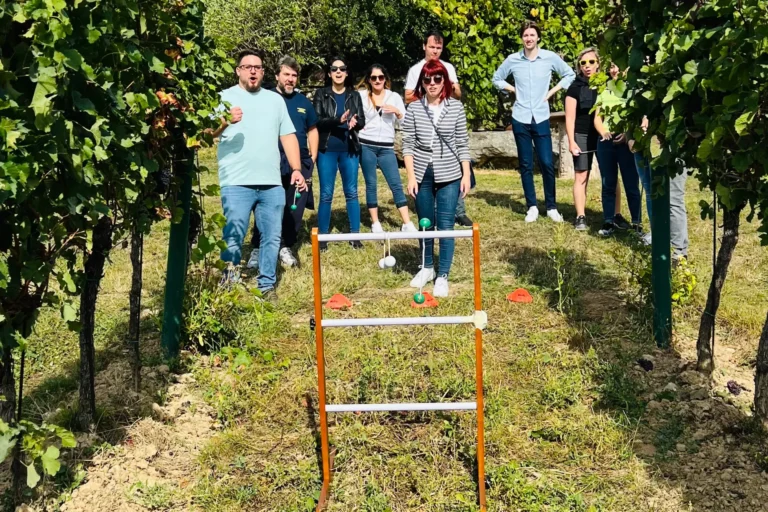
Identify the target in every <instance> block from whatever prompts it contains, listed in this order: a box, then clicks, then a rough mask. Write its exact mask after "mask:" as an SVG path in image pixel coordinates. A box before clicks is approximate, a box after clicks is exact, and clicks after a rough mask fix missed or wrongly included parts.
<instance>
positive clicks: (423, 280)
mask: <svg viewBox="0 0 768 512" xmlns="http://www.w3.org/2000/svg"><path fill="white" fill-rule="evenodd" d="M414 94H415V96H416V98H417V101H414V102H413V103H411V104H409V105H408V108H407V112H406V114H405V120H404V121H403V160H404V161H405V168H406V171H407V172H408V193H409V194H410V195H411V196H413V197H415V198H416V212H417V213H418V215H419V218H420V219H424V218H427V219H429V220H430V225H431V226H432V227H431V228H430V229H434V228H437V229H438V230H441V231H448V230H451V229H453V224H454V217H455V214H456V203H457V201H458V199H459V196H461V197H465V196H466V195H467V192H469V189H470V186H471V182H470V169H469V160H470V156H469V136H468V134H467V116H466V113H465V111H464V105H462V104H461V102H460V101H458V100H456V99H453V98H451V97H450V94H451V81H450V78H448V71H447V70H446V69H445V66H443V64H442V63H441V62H440V61H438V60H432V61H428V62H427V63H426V64H424V67H423V68H422V70H421V75H420V76H419V82H418V86H417V88H416V90H415V92H414ZM421 243H422V244H424V250H425V256H424V266H423V268H422V269H421V270H419V272H418V274H416V276H415V277H414V278H413V280H412V281H411V286H412V287H414V288H421V287H423V286H424V285H426V284H427V283H429V282H430V281H432V280H433V279H435V276H437V279H436V280H435V288H434V291H433V293H432V294H433V295H434V296H435V297H447V296H448V274H449V272H450V270H451V263H452V262H453V249H454V244H455V242H454V240H453V239H448V238H441V239H440V261H439V267H438V272H437V273H436V272H435V268H434V260H433V257H434V239H428V240H423V241H422V242H421Z"/></svg>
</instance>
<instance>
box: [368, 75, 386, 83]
mask: <svg viewBox="0 0 768 512" xmlns="http://www.w3.org/2000/svg"><path fill="white" fill-rule="evenodd" d="M368 79H369V80H370V81H371V82H384V81H385V80H386V79H387V78H386V77H385V76H384V75H371V76H369V77H368Z"/></svg>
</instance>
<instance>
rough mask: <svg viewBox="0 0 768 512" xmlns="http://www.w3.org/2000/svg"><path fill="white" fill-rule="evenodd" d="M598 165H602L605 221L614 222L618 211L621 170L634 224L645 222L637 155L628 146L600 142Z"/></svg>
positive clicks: (598, 146)
mask: <svg viewBox="0 0 768 512" xmlns="http://www.w3.org/2000/svg"><path fill="white" fill-rule="evenodd" d="M597 163H598V165H600V176H601V179H602V184H603V193H602V196H603V220H604V221H605V222H613V217H614V215H615V213H616V212H615V211H614V210H615V209H616V181H617V180H618V179H619V169H621V181H622V182H623V183H624V193H625V194H626V196H627V205H628V206H629V213H630V216H631V217H632V223H633V224H640V222H642V220H643V216H642V212H641V206H642V200H641V199H640V188H639V187H638V176H637V167H636V166H635V155H633V154H632V152H631V151H630V150H629V146H627V145H626V144H614V143H613V141H610V140H609V141H603V140H601V141H599V142H598V143H597Z"/></svg>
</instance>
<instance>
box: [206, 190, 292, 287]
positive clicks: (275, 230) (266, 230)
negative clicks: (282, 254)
mask: <svg viewBox="0 0 768 512" xmlns="http://www.w3.org/2000/svg"><path fill="white" fill-rule="evenodd" d="M221 205H222V207H223V208H224V216H225V217H226V218H227V223H226V224H225V225H224V242H226V244H227V249H226V250H224V251H222V252H221V259H222V260H223V261H226V262H232V264H234V265H239V264H240V258H241V256H242V252H241V250H242V249H241V248H242V245H243V240H244V239H245V233H246V232H247V231H248V223H249V222H250V220H251V212H252V211H254V210H255V211H254V218H255V221H256V226H257V227H258V228H259V232H260V233H261V251H260V252H259V277H258V278H257V279H256V282H257V285H258V287H259V290H261V291H263V292H264V291H267V290H271V289H273V288H274V287H275V283H276V282H277V253H278V251H279V250H280V230H281V227H282V224H283V208H285V190H284V189H283V187H281V186H280V185H264V186H230V187H222V189H221Z"/></svg>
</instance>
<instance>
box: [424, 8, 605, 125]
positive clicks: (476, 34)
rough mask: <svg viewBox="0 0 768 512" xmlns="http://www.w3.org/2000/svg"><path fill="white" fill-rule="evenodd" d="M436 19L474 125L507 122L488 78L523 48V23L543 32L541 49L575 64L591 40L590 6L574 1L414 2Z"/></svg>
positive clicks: (594, 27)
mask: <svg viewBox="0 0 768 512" xmlns="http://www.w3.org/2000/svg"><path fill="white" fill-rule="evenodd" d="M418 2H419V4H420V5H422V6H423V7H424V8H425V9H429V10H431V11H432V12H434V13H435V14H436V15H437V16H438V17H439V19H440V22H441V24H442V26H443V28H444V29H445V31H446V34H447V35H448V36H449V37H450V38H451V41H450V44H449V45H448V50H449V51H450V56H451V61H452V63H453V64H454V65H455V66H456V71H457V73H458V75H459V81H460V82H461V86H462V91H463V94H464V97H463V101H464V102H465V103H466V104H467V118H468V119H469V120H470V121H471V123H472V125H473V126H475V127H480V126H482V127H485V128H496V127H498V126H499V125H504V124H507V123H508V122H509V121H508V117H509V112H508V111H507V107H505V105H503V104H502V101H501V100H500V97H499V94H498V93H497V92H496V89H495V88H494V86H493V83H492V81H491V78H492V76H493V73H494V71H496V69H497V68H498V67H499V65H501V63H502V62H503V61H504V59H505V58H506V57H507V55H509V54H510V53H514V52H518V51H520V49H521V48H522V43H521V42H520V36H519V30H520V27H521V26H522V24H523V22H524V21H525V20H526V19H531V20H534V21H537V22H538V23H539V24H540V26H541V28H542V31H543V37H542V41H541V43H540V44H541V46H542V48H545V49H547V50H551V51H554V52H556V53H558V54H560V55H561V56H562V57H563V59H564V60H565V61H566V62H568V63H574V64H575V60H576V56H577V55H578V53H579V51H581V50H582V49H583V48H585V47H588V46H591V45H593V44H594V42H595V40H596V31H597V28H598V27H597V25H596V24H594V23H592V20H593V19H594V17H593V16H591V15H590V12H591V7H590V6H588V5H587V4H586V3H585V2H582V1H579V0H566V1H557V2H556V1H552V0H507V1H503V2H491V1H490V0H437V1H428V0H418Z"/></svg>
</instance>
